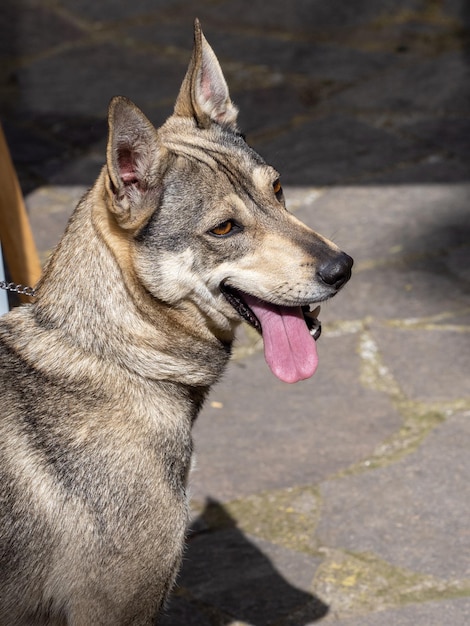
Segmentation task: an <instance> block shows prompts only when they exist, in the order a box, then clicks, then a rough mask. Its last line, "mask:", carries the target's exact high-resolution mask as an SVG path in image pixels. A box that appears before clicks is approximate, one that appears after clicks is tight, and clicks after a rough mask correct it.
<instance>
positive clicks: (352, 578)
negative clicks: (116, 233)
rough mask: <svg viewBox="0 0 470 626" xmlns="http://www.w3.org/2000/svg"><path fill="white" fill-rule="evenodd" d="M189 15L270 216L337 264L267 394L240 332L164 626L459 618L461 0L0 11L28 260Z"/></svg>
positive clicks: (464, 300) (182, 33) (467, 347)
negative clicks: (281, 193) (296, 362)
mask: <svg viewBox="0 0 470 626" xmlns="http://www.w3.org/2000/svg"><path fill="white" fill-rule="evenodd" d="M196 14H197V15H198V16H199V17H200V18H201V20H202V24H203V27H204V30H205V33H206V35H207V37H208V39H209V41H210V42H211V43H212V45H213V47H214V48H215V50H216V52H217V53H218V55H219V57H220V59H221V61H222V64H223V67H224V70H225V73H226V76H227V79H228V82H229V84H230V86H231V90H232V95H233V98H234V99H235V101H236V102H237V104H238V105H239V106H240V108H241V111H242V118H241V123H242V126H243V127H244V129H245V131H246V132H247V135H248V138H249V141H250V142H251V143H252V144H253V145H254V146H255V147H256V148H257V149H258V150H259V151H260V152H261V153H262V154H263V155H264V156H265V157H266V158H267V159H268V160H269V161H271V162H272V163H273V164H274V165H275V166H276V167H277V168H278V169H280V170H281V171H282V172H283V182H284V185H285V188H286V195H287V200H288V202H289V204H290V208H291V210H293V211H295V212H296V213H297V214H298V215H299V216H300V217H301V218H302V219H304V220H305V221H306V222H307V223H309V224H310V225H312V226H314V227H315V228H316V229H317V230H319V231H320V232H323V233H324V234H326V235H327V236H332V237H334V239H335V241H337V243H338V244H339V245H341V246H342V247H343V248H344V249H345V250H346V251H347V252H349V253H350V254H352V255H353V256H354V257H355V259H356V265H355V271H354V276H353V279H352V280H351V283H350V285H349V286H348V287H347V288H346V290H345V291H344V293H342V294H341V295H340V296H339V297H338V298H337V300H336V301H333V302H332V303H331V304H328V305H327V306H324V308H323V314H322V320H323V323H324V331H325V332H324V335H323V336H322V338H321V341H320V345H319V350H320V358H321V363H320V368H319V371H318V373H317V374H316V375H315V377H314V378H313V379H312V380H310V381H308V382H305V383H302V384H298V385H294V386H288V385H284V384H282V383H280V382H278V381H277V380H276V379H274V378H273V376H272V375H271V374H270V372H269V370H268V368H267V366H266V365H265V363H264V360H263V356H262V352H261V346H260V343H259V341H258V339H257V338H256V337H254V336H253V335H252V334H251V333H250V332H249V331H246V330H244V331H243V332H242V334H241V337H240V341H239V343H238V345H237V351H236V357H235V359H234V361H233V363H232V365H231V367H230V369H229V371H228V373H227V375H226V376H225V378H224V381H223V382H222V383H221V384H220V385H219V386H218V387H216V388H215V389H214V390H213V393H212V395H211V397H210V399H209V402H208V403H207V405H206V407H205V409H204V411H203V413H202V415H201V416H200V418H199V420H198V422H197V425H196V429H195V439H196V448H197V453H198V463H197V469H196V471H195V473H194V474H193V477H192V493H193V501H194V505H193V506H194V511H195V519H194V523H193V529H192V534H191V540H190V542H189V548H188V551H187V555H186V561H185V565H184V568H183V571H182V574H181V577H180V580H179V587H178V588H177V590H176V592H175V595H174V599H173V601H172V603H171V605H170V607H169V609H168V612H167V616H166V617H165V619H164V620H163V624H164V625H165V626H173V625H175V624H185V625H187V626H192V625H194V626H196V625H197V626H209V625H212V626H217V625H218V626H220V625H229V624H231V625H235V624H239V625H241V624H250V625H253V626H264V625H266V626H267V625H277V626H288V625H291V626H293V625H295V626H307V625H308V624H313V623H317V622H322V623H325V624H329V623H333V624H336V625H338V626H340V625H341V626H379V625H380V626H382V625H389V624H391V625H398V626H411V625H413V626H421V625H422V626H424V625H425V626H447V625H451V626H460V625H461V626H463V625H464V624H469V623H470V571H469V562H470V523H469V519H470V506H469V502H470V489H469V484H470V460H469V449H470V428H469V417H470V382H469V370H470V215H469V204H470V5H469V4H468V3H467V2H466V0H427V1H426V0H356V2H348V1H347V0H329V1H328V2H323V1H321V0H310V1H308V0H290V2H289V3H285V2H280V1H277V0H271V2H269V3H266V2H264V1H261V0H252V1H251V2H250V3H247V2H241V1H239V0H230V1H228V0H227V1H223V0H206V1H204V2H196V3H193V2H191V3H189V2H186V3H185V2H177V1H172V0H133V2H129V3H124V2H120V1H118V0H115V1H113V0H100V1H99V2H96V1H94V0H21V1H19V0H3V1H2V8H1V11H0V29H1V33H0V109H1V116H2V123H3V125H4V129H5V131H6V134H7V136H8V139H9V142H10V146H11V149H12V152H13V156H14V159H15V162H16V165H17V168H18V171H19V175H20V178H21V182H22V185H23V189H24V192H25V194H26V196H27V202H28V207H29V210H30V215H31V220H32V224H33V228H34V233H35V236H36V239H37V243H38V246H39V249H40V251H41V254H42V255H43V257H44V258H45V257H46V256H47V254H48V252H49V251H50V249H51V248H52V247H53V246H54V245H55V243H56V242H57V239H58V237H59V235H60V233H61V231H62V229H63V227H64V225H65V223H66V220H67V217H68V215H69V214H70V212H71V210H72V208H73V206H74V204H75V202H76V200H77V199H78V198H79V196H80V195H81V194H82V192H83V190H84V189H85V188H86V187H87V186H89V185H90V184H91V183H92V181H93V179H94V177H95V176H96V174H97V172H98V169H99V167H100V166H101V164H102V162H103V154H104V152H103V149H104V144H105V130H106V125H105V112H106V107H107V103H108V100H109V98H110V97H111V96H112V95H114V94H116V93H122V94H125V95H127V96H128V97H130V98H132V99H134V100H135V101H136V102H137V103H138V104H139V105H140V106H141V107H142V108H143V109H144V111H145V112H146V113H147V114H148V115H149V116H150V118H151V119H153V121H154V122H155V123H159V122H161V121H162V120H163V119H164V117H165V116H166V115H167V114H168V113H169V112H170V111H171V105H172V102H173V99H174V98H175V95H176V93H177V90H178V87H179V83H180V81H181V79H182V76H183V74H184V71H185V68H186V64H187V61H188V57H189V52H190V48H191V40H192V34H191V29H192V20H193V18H194V16H195V15H196Z"/></svg>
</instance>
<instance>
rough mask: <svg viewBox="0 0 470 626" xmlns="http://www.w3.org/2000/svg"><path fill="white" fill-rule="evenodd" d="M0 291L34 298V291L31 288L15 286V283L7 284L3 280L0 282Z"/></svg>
mask: <svg viewBox="0 0 470 626" xmlns="http://www.w3.org/2000/svg"><path fill="white" fill-rule="evenodd" d="M0 289H5V290H6V291H13V292H14V293H18V294H20V295H22V296H30V297H31V298H34V296H35V295H36V290H35V289H34V288H33V287H25V285H17V284H16V283H7V282H6V281H5V280H0Z"/></svg>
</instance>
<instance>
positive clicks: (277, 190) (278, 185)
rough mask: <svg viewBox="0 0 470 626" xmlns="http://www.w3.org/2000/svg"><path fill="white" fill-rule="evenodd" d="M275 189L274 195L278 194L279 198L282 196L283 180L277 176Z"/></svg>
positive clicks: (274, 184)
mask: <svg viewBox="0 0 470 626" xmlns="http://www.w3.org/2000/svg"><path fill="white" fill-rule="evenodd" d="M273 191H274V195H275V196H276V198H278V199H279V198H280V197H281V196H282V185H281V181H280V180H279V178H277V179H276V180H275V181H274V182H273Z"/></svg>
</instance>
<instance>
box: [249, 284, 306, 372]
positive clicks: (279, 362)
mask: <svg viewBox="0 0 470 626" xmlns="http://www.w3.org/2000/svg"><path fill="white" fill-rule="evenodd" d="M243 297H244V300H245V301H246V303H247V304H248V306H249V307H250V309H251V310H252V311H253V313H254V314H255V315H256V317H257V318H258V319H259V321H260V324H261V328H262V330H263V341H264V356H265V359H266V362H267V364H268V365H269V367H270V368H271V371H272V373H273V374H274V375H275V376H277V377H278V378H279V379H280V380H282V381H284V382H285V383H296V382H298V381H299V380H304V379H305V378H310V376H313V374H314V373H315V371H316V369H317V365H318V355H317V347H316V344H315V340H314V339H313V337H312V336H311V335H310V333H309V331H308V328H307V324H306V323H305V319H304V316H303V313H302V309H301V308H300V307H281V306H275V305H274V304H269V303H267V302H262V301H261V300H258V299H257V298H254V297H253V296H249V295H247V294H244V296H243Z"/></svg>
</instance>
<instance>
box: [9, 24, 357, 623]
mask: <svg viewBox="0 0 470 626" xmlns="http://www.w3.org/2000/svg"><path fill="white" fill-rule="evenodd" d="M108 122H109V138H108V144H107V154H106V164H105V166H104V167H103V169H102V171H101V174H100V176H99V177H98V179H97V181H96V183H95V184H94V186H93V187H92V188H91V190H90V191H89V192H88V193H87V194H86V195H85V196H84V197H83V199H82V200H81V201H80V203H79V205H78V206H77V208H76V209H75V211H74V213H73V215H72V217H71V219H70V221H69V224H68V226H67V229H66V231H65V233H64V235H63V237H62V239H61V241H60V243H59V244H58V246H57V249H56V250H55V252H54V254H53V255H52V256H51V258H50V260H49V261H48V263H47V264H46V267H45V270H44V273H43V276H42V278H41V279H40V281H39V283H38V286H37V289H36V299H35V301H34V302H33V303H32V304H27V305H23V306H20V307H18V308H16V309H15V310H13V311H11V312H10V313H9V314H7V315H5V316H4V317H3V318H1V320H0V347H1V348H0V363H1V366H0V372H1V381H2V383H1V384H2V414H1V415H2V416H1V421H0V425H1V426H0V430H1V436H0V502H1V510H0V517H1V525H0V624H1V626H26V625H28V626H30V625H32V624H35V625H36V624H38V625H46V624H47V625H59V624H60V625H67V626H107V625H109V626H111V625H112V626H124V625H132V626H146V625H150V624H152V623H154V621H155V619H156V618H157V617H158V614H159V612H160V610H161V608H162V605H163V604H164V602H165V599H166V598H167V596H168V593H169V591H170V590H171V588H172V585H173V584H174V581H175V577H176V574H177V572H178V569H179V567H180V563H181V558H182V553H183V549H184V544H185V532H186V526H187V521H188V501H187V494H186V489H187V482H188V472H189V467H190V462H191V453H192V440H191V426H192V423H193V422H194V420H195V419H196V416H197V414H198V412H199V410H200V408H201V406H202V404H203V401H204V399H205V397H206V395H207V393H208V390H209V388H210V387H211V385H212V384H213V383H214V382H215V381H216V380H217V379H218V378H219V376H220V375H221V373H222V371H223V369H224V367H225V365H226V363H227V361H228V359H229V357H230V351H231V345H232V342H233V339H234V333H235V329H236V327H237V326H238V325H239V323H240V322H241V321H242V320H244V321H246V322H248V323H249V324H251V325H252V326H254V327H255V328H256V329H258V330H259V332H260V333H262V336H263V340H264V350H265V356H266V361H267V363H268V365H269V367H270V368H271V370H272V372H273V373H274V374H275V375H276V376H278V377H279V378H280V379H281V380H284V381H286V382H290V383H292V382H296V381H297V380H301V379H305V378H308V377H310V376H311V375H312V374H313V373H314V372H315V369H316V367H317V362H318V359H317V352H316V346H315V336H316V335H317V334H318V328H317V326H318V325H317V324H316V323H315V320H314V319H313V320H312V314H310V313H309V311H308V305H310V304H311V303H318V302H321V301H323V300H326V299H327V298H330V297H332V296H334V295H335V294H336V293H337V292H338V290H339V289H340V288H341V287H342V286H343V285H344V284H345V283H346V282H347V281H348V279H349V278H350V275H351V267H352V259H351V258H350V257H349V256H348V255H347V254H345V253H344V252H341V251H340V250H339V249H338V248H337V247H336V245H334V244H333V243H332V242H330V241H328V240H327V239H325V238H324V237H322V236H320V235H319V234H317V233H316V232H314V231H313V230H311V229H310V228H308V227H307V226H305V225H304V224H303V223H302V222H300V221H299V220H297V219H296V218H295V217H294V216H293V215H292V214H290V213H289V212H288V211H287V209H286V207H285V202H284V197H283V192H282V186H281V183H280V182H279V174H278V173H277V172H276V170H275V169H274V168H273V167H271V166H269V165H267V164H266V163H265V162H264V161H263V159H262V158H261V157H260V156H259V155H258V154H257V153H256V152H255V151H254V150H252V149H251V148H250V147H249V146H248V145H247V143H246V142H245V139H244V137H243V135H242V134H241V133H240V132H239V130H238V128H237V109H236V107H235V105H234V104H233V103H232V101H231V99H230V96H229V92H228V88H227V84H226V81H225V78H224V76H223V73H222V70H221V68H220V65H219V62H218V60H217V58H216V56H215V54H214V52H213V50H212V49H211V47H210V46H209V44H208V43H207V41H206V39H205V38H204V35H203V33H202V31H201V28H200V25H199V22H198V21H196V23H195V29H194V48H193V53H192V57H191V61H190V64H189V67H188V70H187V73H186V76H185V78H184V80H183V83H182V86H181V90H180V92H179V95H178V97H177V100H176V104H175V107H174V112H173V114H172V115H171V117H169V118H168V120H167V121H166V122H165V123H164V124H163V126H161V127H160V128H159V129H158V130H157V129H155V128H154V126H153V125H152V124H151V123H150V122H149V120H148V119H147V118H146V117H145V116H144V114H143V113H142V112H141V111H140V110H139V109H138V108H137V107H136V106H135V105H134V104H133V103H131V102H130V101H129V100H127V99H126V98H124V97H121V96H118V97H115V98H114V99H113V100H112V101H111V103H110V107H109V116H108ZM313 318H315V315H313ZM312 335H314V337H312Z"/></svg>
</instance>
